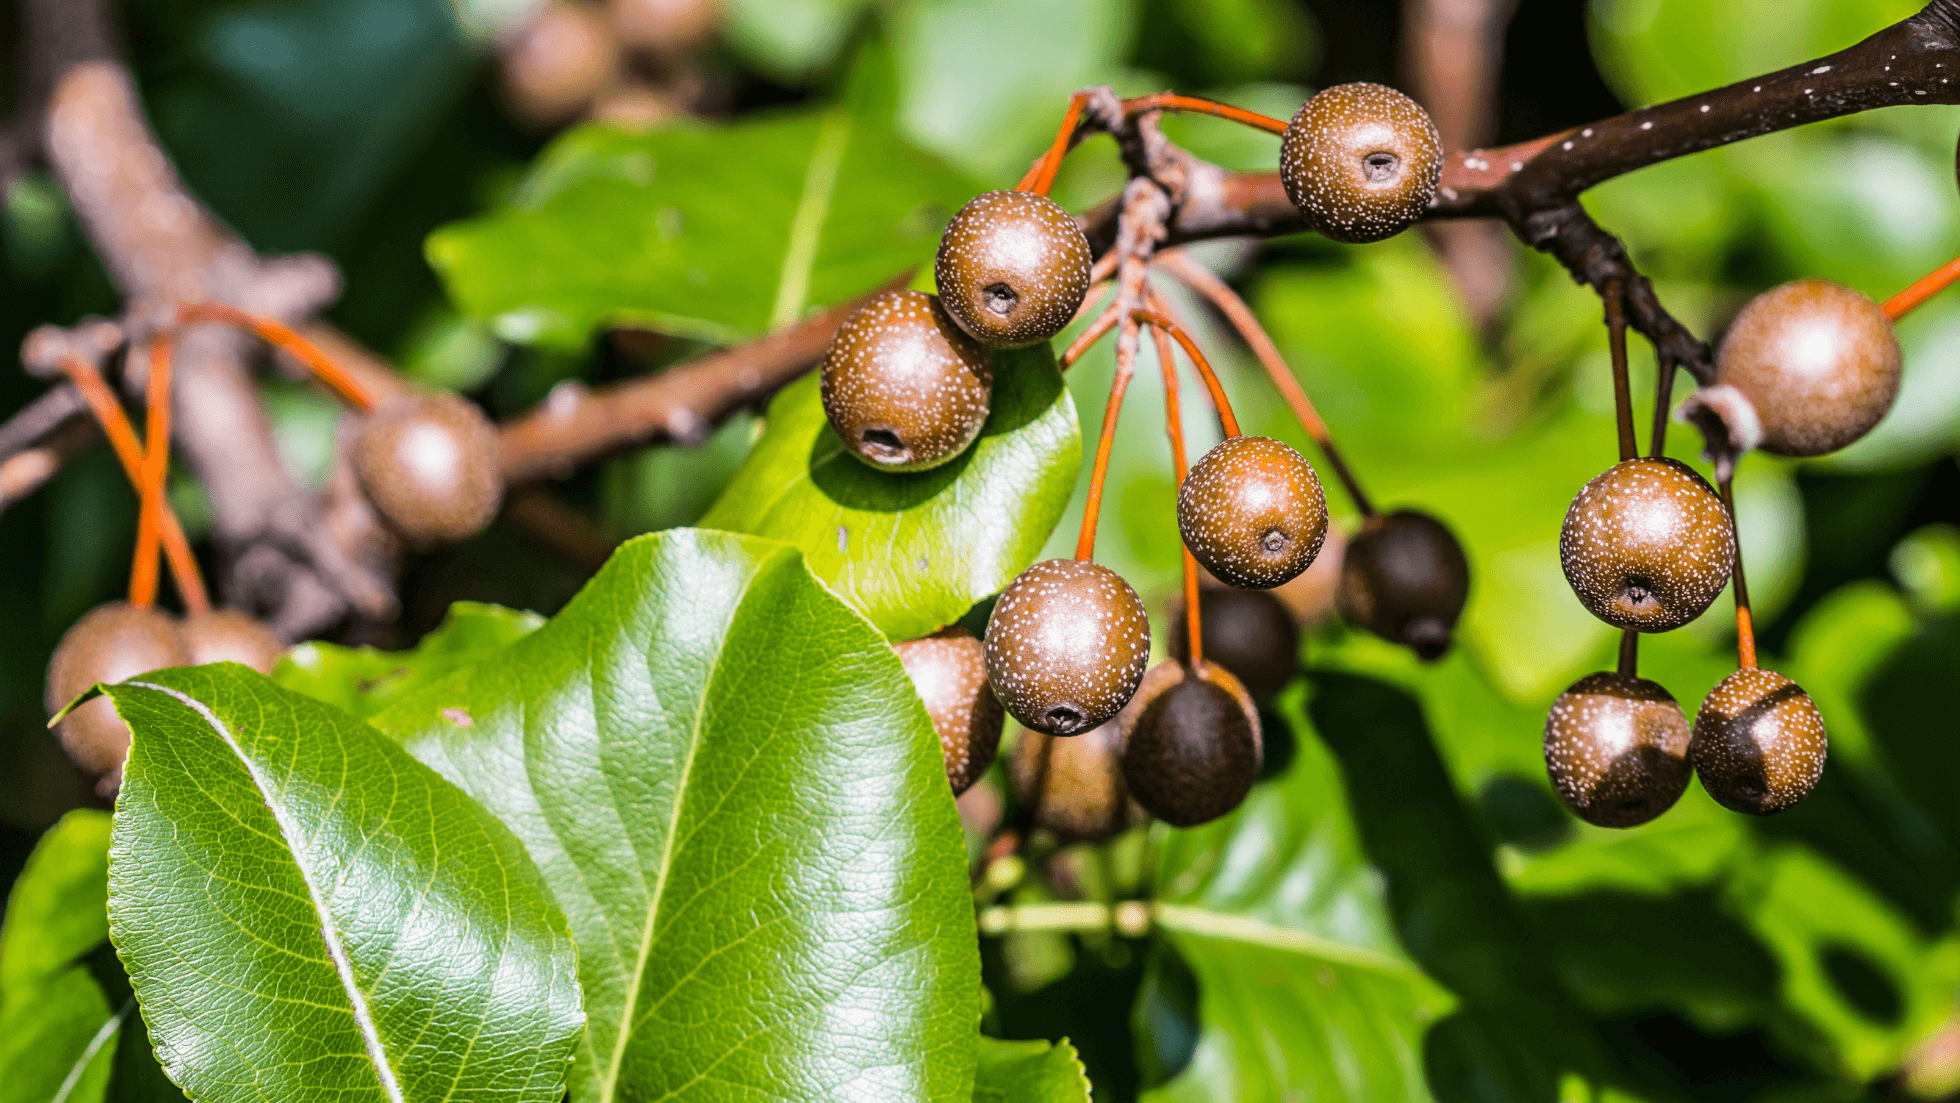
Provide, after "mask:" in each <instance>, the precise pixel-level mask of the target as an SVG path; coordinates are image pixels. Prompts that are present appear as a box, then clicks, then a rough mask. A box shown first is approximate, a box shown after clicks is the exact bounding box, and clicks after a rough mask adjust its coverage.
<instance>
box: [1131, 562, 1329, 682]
mask: <svg viewBox="0 0 1960 1103" xmlns="http://www.w3.org/2000/svg"><path fill="white" fill-rule="evenodd" d="M1198 609H1199V612H1200V613H1201V614H1202V615H1201V622H1202V627H1203V629H1204V650H1205V660H1206V662H1208V663H1217V664H1218V665H1219V666H1221V667H1224V668H1225V670H1226V671H1227V672H1229V673H1230V674H1231V675H1232V676H1233V677H1234V678H1237V679H1238V680H1239V682H1240V683H1241V684H1243V685H1244V686H1245V688H1246V691H1247V692H1248V693H1251V694H1252V695H1253V696H1254V697H1256V698H1268V697H1271V696H1273V695H1274V694H1276V693H1278V692H1279V691H1280V690H1282V689H1285V688H1286V686H1287V684H1288V683H1289V682H1291V681H1292V680H1293V675H1294V674H1295V673H1297V672H1298V671H1299V669H1300V630H1299V628H1298V627H1296V626H1295V625H1294V623H1293V617H1292V616H1291V615H1290V614H1289V613H1288V612H1287V610H1286V606H1285V605H1282V604H1281V603H1280V600H1279V598H1277V597H1275V596H1274V595H1273V594H1272V593H1271V592H1270V591H1264V590H1239V589H1230V588H1217V587H1206V588H1205V589H1203V590H1201V591H1199V593H1198ZM1173 612H1174V615H1173V616H1172V617H1171V621H1172V625H1173V627H1172V629H1171V636H1170V647H1171V655H1172V656H1173V657H1174V658H1176V659H1178V660H1180V661H1184V660H1188V659H1190V657H1191V632H1190V624H1189V620H1188V612H1187V610H1186V609H1185V608H1184V605H1183V603H1182V602H1179V603H1178V604H1177V606H1176V607H1175V609H1174V611H1173ZM1162 665H1163V664H1161V663H1160V664H1158V666H1159V667H1161V666H1162ZM1154 669H1155V668H1153V670H1154ZM1143 678H1144V681H1145V683H1148V682H1149V681H1150V674H1149V673H1146V674H1145V675H1144V676H1143ZM1141 692H1142V690H1141V689H1139V690H1138V693H1139V694H1140V693H1141ZM1133 700H1134V699H1133Z"/></svg>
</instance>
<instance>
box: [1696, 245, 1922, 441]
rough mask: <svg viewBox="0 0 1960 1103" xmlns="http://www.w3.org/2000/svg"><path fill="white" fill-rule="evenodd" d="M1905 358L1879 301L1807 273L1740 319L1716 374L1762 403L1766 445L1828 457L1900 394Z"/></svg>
mask: <svg viewBox="0 0 1960 1103" xmlns="http://www.w3.org/2000/svg"><path fill="white" fill-rule="evenodd" d="M1903 363H1904V357H1903V356H1902V354H1901V353H1900V351H1899V338H1898V336H1897V335H1896V334H1894V333H1893V331H1892V320H1891V319H1890V318H1888V317H1886V314H1885V310H1884V309H1883V308H1882V307H1880V306H1879V305H1878V304H1877V303H1875V302H1873V301H1871V300H1870V299H1868V298H1866V297H1865V296H1863V295H1860V294H1859V293H1858V292H1856V291H1853V290H1851V289H1850V288H1848V287H1844V286H1842V285H1839V284H1835V283H1831V282H1830V281H1828V280H1798V281H1796V282H1795V283H1786V284H1784V285H1783V286H1781V287H1777V288H1772V289H1771V290H1768V291H1765V292H1763V293H1762V294H1760V295H1758V296H1756V297H1755V298H1753V299H1751V300H1749V305H1747V306H1745V307H1743V308H1742V312H1741V313H1740V314H1737V315H1736V316H1735V321H1734V322H1733V323H1731V324H1730V325H1729V329H1728V333H1727V334H1726V335H1724V337H1723V338H1722V347H1721V351H1720V352H1719V353H1718V354H1717V355H1716V358H1715V380H1716V382H1718V383H1726V384H1728V385H1730V386H1732V387H1734V388H1735V389H1736V390H1738V391H1741V392H1742V394H1743V396H1744V397H1745V398H1747V399H1749V402H1750V404H1751V405H1752V406H1754V407H1755V410H1756V416H1757V417H1758V418H1759V419H1760V420H1761V422H1762V433H1763V442H1762V446H1761V447H1762V449H1763V450H1764V451H1765V452H1774V453H1776V454H1778V455H1782V456H1821V455H1823V454H1824V453H1826V452H1835V451H1837V450H1838V449H1840V448H1843V447H1844V446H1846V445H1848V444H1850V443H1851V442H1853V441H1855V440H1857V439H1858V438H1859V437H1862V436H1864V435H1865V434H1866V433H1868V432H1870V431H1871V429H1872V427H1873V426H1874V425H1877V424H1878V422H1879V419H1881V418H1883V417H1884V416H1885V414H1886V411H1888V410H1890V409H1891V408H1892V402H1893V400H1894V399H1896V398H1897V397H1898V395H1899V379H1900V374H1901V368H1902V365H1903Z"/></svg>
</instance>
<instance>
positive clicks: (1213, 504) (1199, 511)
mask: <svg viewBox="0 0 1960 1103" xmlns="http://www.w3.org/2000/svg"><path fill="white" fill-rule="evenodd" d="M1177 527H1178V531H1179V532H1180V533H1181V534H1182V535H1183V537H1184V545H1185V546H1186V547H1188V548H1190V549H1191V554H1192V555H1194V556H1196V557H1197V560H1198V562H1199V563H1201V564H1203V565H1204V567H1205V569H1206V570H1208V571H1210V572H1211V573H1212V574H1213V575H1215V576H1217V577H1218V579H1219V581H1221V582H1224V583H1226V584H1228V585H1232V586H1238V587H1240V588H1242V589H1250V590H1266V589H1271V588H1272V587H1274V586H1278V585H1280V584H1281V583H1283V582H1286V581H1288V580H1290V579H1292V578H1294V577H1296V576H1298V575H1299V574H1300V572H1302V571H1304V570H1306V569H1307V567H1308V566H1309V565H1310V564H1312V563H1313V558H1314V556H1315V555H1317V554H1319V552H1320V545H1321V542H1322V541H1323V540H1325V539H1326V538H1327V495H1326V493H1325V492H1324V491H1322V490H1321V488H1320V477H1319V476H1318V475H1316V474H1314V469H1313V465H1312V464H1310V463H1308V462H1307V459H1306V457H1305V456H1302V455H1301V454H1300V453H1299V452H1298V451H1296V450H1295V449H1294V448H1293V447H1292V446H1291V445H1288V444H1284V443H1281V442H1280V441H1276V440H1273V439H1272V438H1271V437H1244V436H1240V437H1228V438H1226V439H1225V440H1224V441H1222V442H1220V443H1219V444H1218V445H1217V446H1216V447H1214V448H1213V449H1212V450H1211V451H1209V452H1206V453H1205V455H1204V458H1203V459H1200V460H1199V461H1198V462H1197V463H1196V464H1194V465H1192V467H1191V473H1190V474H1189V475H1187V476H1185V479H1184V485H1183V486H1182V487H1180V488H1179V489H1178V493H1177Z"/></svg>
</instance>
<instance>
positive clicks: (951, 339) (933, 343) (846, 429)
mask: <svg viewBox="0 0 1960 1103" xmlns="http://www.w3.org/2000/svg"><path fill="white" fill-rule="evenodd" d="M818 378H819V381H820V386H821V388H822V391H823V412H824V414H825V416H827V417H829V418H830V427H831V428H832V429H835V430H836V431H837V435H838V437H839V438H841V439H842V440H843V442H844V447H846V448H848V449H850V450H851V454H852V455H854V456H856V457H857V458H858V459H861V460H863V461H864V462H866V463H868V464H870V465H871V466H873V467H877V468H882V469H884V470H886V471H923V470H925V469H926V468H929V467H937V466H939V465H940V464H942V463H945V462H946V461H948V460H950V459H952V458H953V457H955V456H957V455H959V454H960V453H961V452H964V451H966V447H967V445H969V444H972V443H973V438H975V437H977V436H979V435H980V428H981V426H983V425H985V424H986V423H987V407H988V403H989V402H991V401H992V398H993V380H994V369H993V360H992V358H991V357H989V356H988V354H987V350H986V348H985V347H984V346H982V345H981V344H980V343H979V342H977V341H975V340H974V339H973V338H971V337H968V336H967V335H966V333H965V332H964V331H963V330H961V329H960V328H959V327H958V326H956V325H954V324H953V322H952V319H950V318H948V317H947V316H946V312H945V310H943V309H942V308H941V307H940V304H939V300H938V299H937V298H935V297H934V296H931V295H928V294H925V293H924V292H922V291H887V292H885V293H884V294H882V295H879V296H878V297H877V298H874V299H872V300H871V301H870V302H868V303H866V304H864V305H863V306H862V307H859V308H858V309H857V311H856V312H855V313H853V314H852V315H851V316H850V317H849V318H846V319H845V320H844V324H843V326H842V327H840V328H839V329H838V330H837V336H835V337H833V338H831V341H830V347H829V348H828V349H826V350H825V351H824V354H823V367H822V369H821V370H820V372H819V376H818Z"/></svg>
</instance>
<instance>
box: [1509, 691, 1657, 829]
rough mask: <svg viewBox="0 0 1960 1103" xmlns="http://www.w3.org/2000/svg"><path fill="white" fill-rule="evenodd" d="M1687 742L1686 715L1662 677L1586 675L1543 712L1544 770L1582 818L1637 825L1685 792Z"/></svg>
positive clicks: (1604, 824) (1599, 822)
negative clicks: (1655, 679)
mask: <svg viewBox="0 0 1960 1103" xmlns="http://www.w3.org/2000/svg"><path fill="white" fill-rule="evenodd" d="M1688 740H1689V732H1688V718H1687V717H1686V716H1684V715H1682V713H1681V706H1680V705H1679V704H1676V703H1675V700H1674V696H1673V694H1670V693H1669V692H1668V691H1667V690H1665V689H1663V688H1661V686H1660V685H1659V683H1656V682H1650V681H1648V680H1647V679H1645V678H1633V677H1629V676H1627V675H1625V674H1615V673H1610V672H1608V673H1599V674H1588V675H1586V676H1585V677H1584V678H1581V679H1579V680H1578V681H1577V682H1574V683H1573V684H1572V687H1571V688H1570V689H1568V690H1566V691H1565V692H1564V693H1562V694H1560V695H1559V699H1558V700H1557V701H1556V702H1554V703H1553V704H1552V711H1551V714H1550V715H1549V716H1547V717H1546V718H1545V769H1546V771H1547V772H1548V773H1550V774H1551V777H1552V785H1553V786H1554V787H1555V788H1557V789H1558V795H1559V797H1560V799H1562V800H1564V801H1565V804H1566V807H1568V808H1570V809H1572V811H1573V813H1574V814H1575V815H1577V816H1578V817H1579V818H1580V819H1582V820H1585V821H1586V822H1587V823H1590V824H1597V825H1598V826H1600V827H1634V826H1637V825H1639V824H1643V823H1646V822H1647V821H1648V820H1651V819H1653V818H1654V817H1655V816H1658V815H1660V814H1661V813H1662V812H1665V811H1667V810H1668V809H1669V808H1672V807H1674V802H1675V801H1677V800H1680V799H1681V794H1682V793H1684V792H1686V791H1687V788H1688V775H1689V773H1690V770H1689V768H1688Z"/></svg>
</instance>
